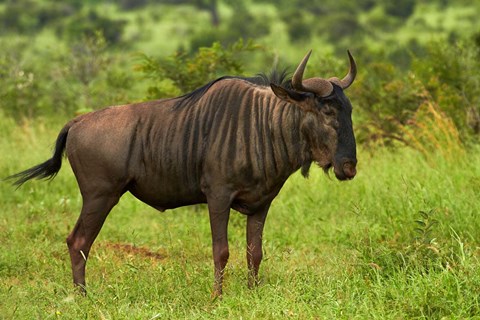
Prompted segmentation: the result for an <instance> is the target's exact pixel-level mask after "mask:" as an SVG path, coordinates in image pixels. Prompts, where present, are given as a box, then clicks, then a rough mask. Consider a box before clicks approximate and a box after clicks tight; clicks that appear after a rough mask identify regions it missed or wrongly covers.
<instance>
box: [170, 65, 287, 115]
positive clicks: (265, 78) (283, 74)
mask: <svg viewBox="0 0 480 320" xmlns="http://www.w3.org/2000/svg"><path fill="white" fill-rule="evenodd" d="M227 79H240V80H244V81H247V82H250V83H252V84H255V85H258V86H263V87H269V86H270V84H271V83H273V84H276V85H279V86H281V87H284V88H287V89H291V78H290V77H289V73H288V71H287V70H286V69H283V70H281V71H279V70H277V69H274V70H272V71H271V72H270V73H269V74H268V75H267V74H265V73H259V74H257V75H256V76H254V77H234V76H223V77H220V78H218V79H215V80H213V81H210V82H209V83H207V84H206V85H204V86H202V87H200V88H197V89H195V90H193V91H192V92H190V93H187V94H184V95H183V96H180V97H178V99H179V100H178V102H177V103H176V104H175V108H181V107H182V106H185V105H186V104H187V103H192V102H193V103H195V102H197V101H198V100H199V99H200V98H202V97H203V95H204V94H205V93H206V92H207V91H208V90H209V89H210V87H211V86H213V85H214V84H215V83H217V82H219V81H222V80H227Z"/></svg>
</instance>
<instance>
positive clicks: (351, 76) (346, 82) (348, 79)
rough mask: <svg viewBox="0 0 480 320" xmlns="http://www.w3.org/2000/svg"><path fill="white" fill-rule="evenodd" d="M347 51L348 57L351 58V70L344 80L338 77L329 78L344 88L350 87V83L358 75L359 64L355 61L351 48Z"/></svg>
mask: <svg viewBox="0 0 480 320" xmlns="http://www.w3.org/2000/svg"><path fill="white" fill-rule="evenodd" d="M347 53H348V59H349V60H350V70H348V74H347V75H346V76H345V77H344V78H343V79H342V80H340V79H338V78H336V77H335V78H330V79H328V81H331V82H333V83H335V84H336V85H338V86H340V87H341V88H342V89H347V88H348V87H350V85H351V84H352V83H353V80H355V77H356V76H357V64H356V63H355V60H354V59H353V57H352V54H351V53H350V50H347Z"/></svg>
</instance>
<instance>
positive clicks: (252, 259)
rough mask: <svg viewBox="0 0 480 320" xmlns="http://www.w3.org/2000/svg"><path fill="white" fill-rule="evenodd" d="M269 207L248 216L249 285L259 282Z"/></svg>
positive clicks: (250, 286)
mask: <svg viewBox="0 0 480 320" xmlns="http://www.w3.org/2000/svg"><path fill="white" fill-rule="evenodd" d="M268 208H269V206H267V207H266V208H264V209H262V210H260V211H258V212H256V213H254V214H252V215H249V216H248V217H247V264H248V287H249V288H252V287H253V286H255V285H257V284H258V269H259V267H260V262H262V257H263V251H262V234H263V226H264V225H265V219H266V217H267V213H268Z"/></svg>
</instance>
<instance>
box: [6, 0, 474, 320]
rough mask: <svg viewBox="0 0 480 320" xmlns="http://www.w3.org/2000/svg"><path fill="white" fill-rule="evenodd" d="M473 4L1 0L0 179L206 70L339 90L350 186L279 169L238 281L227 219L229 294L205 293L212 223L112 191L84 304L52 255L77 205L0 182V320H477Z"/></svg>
mask: <svg viewBox="0 0 480 320" xmlns="http://www.w3.org/2000/svg"><path fill="white" fill-rule="evenodd" d="M479 10H480V4H479V3H478V1H474V0H456V1H453V0H452V1H449V0H437V1H415V0H403V1H396V2H391V1H383V0H361V1H356V2H352V1H344V0H340V1H339V0H336V1H331V0H322V1H320V0H318V1H317V0H309V1H303V0H289V1H283V0H281V1H271V0H262V1H249V0H243V1H233V0H191V1H188V0H177V1H176V0H142V1H138V0H137V1H132V0H121V1H116V2H112V1H78V0H69V1H61V2H59V1H53V0H15V1H9V0H8V1H0V25H1V26H0V45H1V46H2V50H1V51H0V132H1V137H2V139H0V153H1V154H2V157H1V158H0V176H1V177H5V176H7V175H9V174H12V173H14V172H17V171H19V170H22V169H25V168H27V167H30V166H32V165H34V164H36V163H39V162H41V161H44V160H45V159H46V158H47V157H48V156H50V154H49V151H50V150H48V148H49V147H51V146H52V144H53V141H54V139H55V137H56V135H57V133H58V130H59V129H60V128H61V127H62V125H63V124H64V123H65V122H66V121H67V120H68V119H70V118H72V117H74V116H75V115H77V114H80V113H83V112H87V111H91V110H95V109H99V108H102V107H105V106H108V105H115V104H125V103H128V102H135V101H142V100H146V99H156V98H162V97H170V96H176V95H180V94H183V93H185V92H189V91H191V90H193V89H195V88H196V87H198V86H200V85H202V84H204V83H206V82H207V81H209V80H212V79H214V78H216V77H218V76H222V75H226V74H230V75H248V76H250V75H254V74H256V73H259V72H267V73H268V72H269V71H270V70H271V69H272V68H274V67H279V68H284V67H290V69H289V70H290V71H293V68H294V66H295V65H296V64H297V63H298V62H299V60H300V59H301V58H302V57H303V55H304V54H305V52H306V51H307V50H308V49H314V54H313V55H312V59H311V61H310V63H309V67H308V69H307V76H324V77H330V76H332V75H338V76H342V75H343V74H344V73H345V72H346V71H347V57H346V53H345V51H346V49H350V50H351V51H352V53H353V54H354V56H355V58H356V60H357V63H358V66H359V76H358V80H357V81H356V82H355V84H354V85H353V86H352V87H351V88H349V89H348V96H349V97H350V99H351V101H352V104H353V105H354V125H355V131H356V135H357V140H358V142H359V174H358V176H357V177H356V178H355V180H353V181H351V182H348V183H339V182H337V181H335V180H334V178H328V177H326V176H324V175H323V173H322V172H321V170H317V171H314V172H312V176H311V177H310V179H308V180H303V179H302V178H301V177H300V176H298V175H294V176H293V177H292V178H291V179H290V180H289V181H288V183H287V185H286V186H285V188H284V190H283V191H282V193H281V194H280V195H279V197H278V198H277V199H276V200H275V202H274V205H273V207H272V209H271V214H270V216H269V219H268V222H267V226H266V230H265V236H264V239H265V242H266V244H265V261H264V264H263V265H262V269H261V276H262V279H263V283H262V285H260V287H259V288H258V289H255V290H248V289H247V288H246V270H245V269H246V266H245V261H244V246H245V244H244V242H245V241H244V222H245V221H244V220H245V219H244V217H243V216H241V215H239V214H233V215H232V219H231V223H230V242H231V247H232V257H231V261H230V263H229V265H228V270H227V280H226V284H225V285H226V288H225V297H224V299H223V300H221V301H211V300H210V295H209V292H210V287H211V282H212V281H211V280H212V274H213V272H212V270H213V266H212V263H211V257H210V256H211V249H210V235H209V225H208V218H207V217H208V215H207V214H206V212H205V208H204V207H202V206H199V207H192V208H182V209H178V210H174V211H172V212H167V213H163V214H160V215H159V214H157V213H155V211H154V210H153V209H150V208H148V207H146V206H145V205H143V204H141V203H140V202H138V201H136V200H135V199H133V197H130V196H126V197H125V199H123V200H122V201H121V203H120V204H119V206H118V207H116V208H115V209H114V211H113V213H112V215H111V216H110V217H109V219H108V221H107V223H106V225H105V227H104V229H103V230H102V233H101V234H100V236H99V239H98V240H97V242H96V244H95V245H94V248H93V251H92V255H91V259H90V261H89V267H88V270H87V282H88V283H89V289H90V293H89V295H88V297H87V298H81V297H79V296H75V295H74V294H73V292H72V288H71V280H70V266H69V261H68V254H67V249H66V246H65V244H64V239H65V237H66V235H67V234H68V233H69V232H70V230H71V229H72V228H73V224H74V222H75V220H76V218H77V216H78V212H79V207H80V201H81V199H80V196H79V193H78V190H77V188H76V185H75V180H74V178H73V175H72V173H71V171H70V169H68V165H66V166H64V168H63V169H62V172H61V174H60V175H59V176H58V177H57V178H56V179H55V181H53V182H52V183H49V184H45V183H41V182H38V183H37V182H31V183H29V184H27V185H25V186H24V187H23V188H21V189H19V190H16V191H15V190H14V189H13V188H12V187H11V186H9V185H8V184H7V183H5V182H3V183H1V184H0V203H1V208H2V213H0V248H1V250H0V280H1V281H0V297H2V303H1V304H0V314H1V315H2V317H5V318H7V319H9V318H14V319H17V318H18V319H31V318H42V319H43V318H54V317H58V318H72V319H78V318H79V317H80V318H103V319H121V318H124V319H131V318H142V319H144V318H147V319H157V318H218V319H225V318H267V319H268V318H271V319H277V318H301V319H305V318H349V319H350V318H379V319H385V318H396V319H397V318H434V319H436V318H470V317H472V318H475V317H479V315H480V305H479V298H478V297H479V296H480V295H479V288H480V277H479V276H478V272H476V271H477V270H478V268H479V267H480V263H479V253H480V252H479V250H478V248H479V247H480V240H479V239H480V232H479V231H478V230H479V222H480V220H479V219H480V218H479V217H478V212H479V208H480V205H479V203H478V201H477V197H478V193H479V191H480V169H479V168H480V157H479V145H478V138H479V134H480V107H479V102H480V101H479V97H480V92H479V91H480V22H479V20H478V18H477V13H478V12H479Z"/></svg>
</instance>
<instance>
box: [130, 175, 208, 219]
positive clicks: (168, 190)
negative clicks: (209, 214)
mask: <svg viewBox="0 0 480 320" xmlns="http://www.w3.org/2000/svg"><path fill="white" fill-rule="evenodd" d="M157 177H158V178H157ZM157 177H152V178H143V179H137V180H135V181H132V183H131V184H130V185H129V188H128V191H130V193H132V194H133V195H134V196H135V197H136V198H137V199H139V200H140V201H143V202H145V203H146V204H148V205H150V206H152V207H154V208H156V209H158V210H160V211H165V210H167V209H174V208H178V207H182V206H187V205H192V204H198V203H206V202H207V199H206V197H205V195H204V194H203V193H202V192H201V190H200V188H199V187H198V186H195V185H184V184H182V183H179V180H173V179H169V177H165V176H163V177H162V176H161V175H159V176H157Z"/></svg>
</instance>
